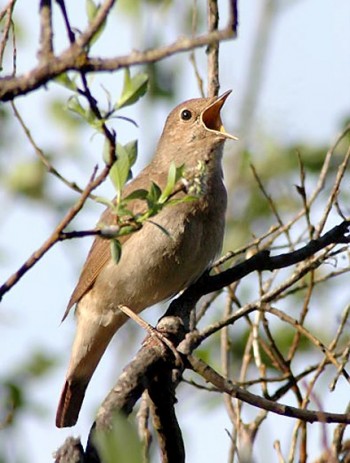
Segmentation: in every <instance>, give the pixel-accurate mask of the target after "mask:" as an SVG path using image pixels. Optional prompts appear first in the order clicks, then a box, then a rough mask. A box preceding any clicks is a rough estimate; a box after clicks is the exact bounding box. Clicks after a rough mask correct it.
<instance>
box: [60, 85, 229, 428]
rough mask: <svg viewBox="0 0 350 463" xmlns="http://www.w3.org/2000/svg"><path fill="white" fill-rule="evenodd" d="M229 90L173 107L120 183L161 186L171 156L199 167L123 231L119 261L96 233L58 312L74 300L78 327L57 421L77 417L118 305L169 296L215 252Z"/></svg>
mask: <svg viewBox="0 0 350 463" xmlns="http://www.w3.org/2000/svg"><path fill="white" fill-rule="evenodd" d="M230 93H231V91H228V92H226V93H224V94H223V95H222V96H220V97H213V98H198V99H192V100H188V101H185V102H184V103H182V104H180V105H179V106H177V107H176V108H175V109H174V110H173V111H172V112H171V113H170V115H169V116H168V118H167V121H166V123H165V127H164V130H163V133H162V136H161V138H160V140H159V143H158V147H157V150H156V153H155V156H154V158H153V159H152V161H151V162H150V164H149V165H148V166H147V167H145V169H144V170H143V171H142V172H141V173H140V174H139V175H138V176H137V177H136V178H135V179H134V180H132V181H131V182H130V183H129V184H128V185H127V186H126V188H125V190H124V195H125V196H127V195H129V194H130V193H131V192H133V191H135V190H137V189H141V188H142V189H149V187H150V186H151V183H152V181H153V182H155V183H156V184H157V185H159V187H160V188H161V189H163V188H164V187H165V185H166V182H167V177H168V171H169V167H170V165H171V163H172V162H174V163H175V165H176V166H177V167H179V166H181V165H184V166H185V170H186V172H188V173H191V172H194V173H196V172H197V171H198V170H199V166H201V174H200V176H199V179H200V184H201V185H200V193H199V195H198V199H195V200H194V201H190V202H178V203H177V204H173V205H169V206H165V207H164V208H163V209H161V211H160V212H159V213H158V214H156V215H155V216H153V217H152V220H151V221H146V222H145V223H144V224H143V226H142V228H141V229H140V230H138V231H137V232H135V233H133V234H130V235H128V236H125V237H123V240H122V254H121V259H120V261H119V262H118V264H116V263H115V262H114V261H113V259H112V257H111V253H110V245H109V242H108V240H106V239H102V238H100V237H97V238H96V239H95V241H94V243H93V245H92V247H91V250H90V252H89V255H88V257H87V260H86V262H85V265H84V267H83V270H82V273H81V275H80V278H79V281H78V284H77V286H76V288H75V290H74V291H73V294H72V296H71V298H70V301H69V303H68V307H67V311H66V314H65V316H66V315H67V313H68V311H69V309H70V308H71V307H72V306H73V305H74V304H77V306H76V311H75V315H76V319H77V331H76V335H75V339H74V343H73V347H72V353H71V358H70V363H69V367H68V372H67V376H66V382H65V385H64V387H63V391H62V394H61V398H60V402H59V405H58V409H57V415H56V426H58V427H59V428H61V427H66V426H73V425H74V424H75V423H76V421H77V419H78V415H79V411H80V408H81V405H82V402H83V399H84V395H85V390H86V388H87V386H88V384H89V381H90V379H91V377H92V375H93V373H94V371H95V369H96V367H97V365H98V363H99V361H100V359H101V357H102V355H103V353H104V351H105V350H106V348H107V346H108V344H109V342H110V341H111V339H112V337H113V335H114V334H115V333H116V331H117V330H118V329H119V328H120V327H121V326H122V325H123V324H124V323H125V321H126V316H125V315H124V314H123V313H122V312H121V311H120V310H119V309H118V306H120V305H126V306H127V307H129V308H130V309H132V310H133V311H135V312H137V313H139V312H141V311H142V310H144V309H145V308H147V307H149V306H151V305H153V304H156V303H157V302H160V301H163V300H165V299H168V298H170V297H171V296H174V295H175V294H176V293H178V292H179V291H181V290H182V289H184V288H186V287H187V286H189V285H190V284H191V283H193V282H194V281H196V279H198V278H199V277H200V276H201V275H202V274H203V272H204V271H205V270H206V269H207V268H208V267H209V266H210V264H211V262H213V260H214V259H215V257H216V256H217V255H218V253H219V252H220V251H221V247H222V241H223V235H224V227H225V212H226V199H227V198H226V189H225V186H224V184H223V173H222V166H221V159H222V151H223V145H224V142H225V140H226V139H227V138H231V139H236V137H234V136H232V135H229V134H228V133H226V132H225V130H224V128H223V125H222V122H221V117H220V110H221V108H222V106H223V104H224V102H225V100H226V98H227V97H228V95H229V94H230ZM178 195H179V196H180V197H181V195H182V196H183V195H184V193H183V192H182V193H181V192H180V193H178ZM128 209H130V210H131V211H132V213H133V214H137V213H140V212H143V211H145V209H146V205H145V202H144V201H142V200H140V199H137V200H133V201H131V202H130V203H128ZM113 221H115V216H114V215H113V213H112V212H111V210H109V209H107V210H106V211H105V212H104V213H103V214H102V217H101V222H102V223H104V224H112V223H113ZM155 223H156V224H158V225H159V227H157V226H155ZM162 229H163V230H162ZM164 229H165V230H166V232H165V231H164ZM65 316H64V318H65Z"/></svg>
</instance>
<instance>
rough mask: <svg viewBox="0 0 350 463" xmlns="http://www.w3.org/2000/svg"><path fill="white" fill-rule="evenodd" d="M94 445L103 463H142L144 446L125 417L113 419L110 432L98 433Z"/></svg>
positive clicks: (120, 416) (118, 416)
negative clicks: (118, 462)
mask: <svg viewBox="0 0 350 463" xmlns="http://www.w3.org/2000/svg"><path fill="white" fill-rule="evenodd" d="M93 439H94V443H95V445H96V447H97V450H98V454H99V455H100V456H101V461H103V463H115V462H117V461H120V462H128V463H142V461H143V458H142V446H141V443H140V440H139V438H138V435H137V431H136V429H135V426H133V425H132V424H131V423H130V422H129V421H128V420H127V418H126V417H125V416H123V415H121V414H118V415H115V416H114V417H113V421H112V427H111V430H110V431H97V432H96V433H95V435H94V438H93Z"/></svg>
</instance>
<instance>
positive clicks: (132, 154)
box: [124, 140, 138, 167]
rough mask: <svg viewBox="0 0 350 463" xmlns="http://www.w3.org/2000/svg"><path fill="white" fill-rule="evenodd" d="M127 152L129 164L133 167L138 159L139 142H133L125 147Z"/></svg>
mask: <svg viewBox="0 0 350 463" xmlns="http://www.w3.org/2000/svg"><path fill="white" fill-rule="evenodd" d="M124 149H125V151H126V152H127V153H128V156H129V164H130V167H132V166H133V165H134V164H135V162H136V159H137V150H138V144H137V140H131V141H129V143H127V144H126V145H124Z"/></svg>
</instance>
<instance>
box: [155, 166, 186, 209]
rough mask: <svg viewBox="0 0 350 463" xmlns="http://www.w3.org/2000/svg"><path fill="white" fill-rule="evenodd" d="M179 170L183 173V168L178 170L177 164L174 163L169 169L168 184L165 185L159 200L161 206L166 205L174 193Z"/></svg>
mask: <svg viewBox="0 0 350 463" xmlns="http://www.w3.org/2000/svg"><path fill="white" fill-rule="evenodd" d="M178 170H181V171H182V167H181V168H179V169H177V168H176V165H175V163H174V162H172V163H171V164H170V167H169V172H168V180H167V184H166V185H165V188H164V190H163V192H162V194H161V196H160V198H159V202H160V203H161V204H163V203H165V201H166V200H167V199H168V197H169V196H170V195H171V193H172V192H173V191H174V187H175V184H176V182H177V179H178Z"/></svg>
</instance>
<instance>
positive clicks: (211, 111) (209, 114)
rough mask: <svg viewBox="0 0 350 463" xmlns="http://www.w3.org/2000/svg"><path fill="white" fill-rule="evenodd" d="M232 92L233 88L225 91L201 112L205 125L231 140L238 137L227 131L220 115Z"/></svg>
mask: <svg viewBox="0 0 350 463" xmlns="http://www.w3.org/2000/svg"><path fill="white" fill-rule="evenodd" d="M231 92H232V90H228V91H227V92H225V93H223V94H222V95H221V96H219V97H217V98H216V100H215V101H214V103H211V104H210V105H209V106H208V107H207V108H205V110H204V111H203V112H202V114H201V121H202V123H203V125H204V127H205V128H206V129H207V130H209V131H210V132H215V133H217V134H220V135H222V136H223V137H225V138H229V139H230V140H238V138H237V137H235V136H234V135H231V134H229V133H227V132H226V130H225V128H224V126H223V124H222V121H221V117H220V111H221V108H222V107H223V105H224V103H225V101H226V98H227V97H228V96H229V94H230V93H231Z"/></svg>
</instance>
